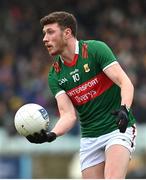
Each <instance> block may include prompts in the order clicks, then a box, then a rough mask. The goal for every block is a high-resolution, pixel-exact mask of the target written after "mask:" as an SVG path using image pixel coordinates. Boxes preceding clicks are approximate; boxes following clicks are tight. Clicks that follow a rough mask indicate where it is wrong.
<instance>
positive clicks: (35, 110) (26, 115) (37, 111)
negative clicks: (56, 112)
mask: <svg viewBox="0 0 146 180" xmlns="http://www.w3.org/2000/svg"><path fill="white" fill-rule="evenodd" d="M14 124H15V127H16V130H17V131H18V133H19V134H20V135H23V136H28V135H33V134H34V133H39V132H40V131H41V130H42V129H44V130H46V129H48V125H49V115H48V113H47V111H46V110H45V109H44V108H43V107H42V106H40V105H38V104H34V103H30V104H25V105H23V106H22V107H20V108H19V109H18V111H17V112H16V114H15V117H14Z"/></svg>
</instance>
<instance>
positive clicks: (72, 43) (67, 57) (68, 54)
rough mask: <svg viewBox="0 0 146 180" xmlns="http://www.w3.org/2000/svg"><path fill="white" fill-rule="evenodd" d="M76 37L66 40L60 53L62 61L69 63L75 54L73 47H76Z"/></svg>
mask: <svg viewBox="0 0 146 180" xmlns="http://www.w3.org/2000/svg"><path fill="white" fill-rule="evenodd" d="M76 41H77V39H75V38H71V39H69V40H68V42H67V46H66V47H65V48H64V51H63V52H62V53H61V58H62V60H63V61H66V62H67V63H70V62H71V61H72V60H73V58H74V56H75V48H76Z"/></svg>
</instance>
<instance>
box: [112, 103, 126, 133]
mask: <svg viewBox="0 0 146 180" xmlns="http://www.w3.org/2000/svg"><path fill="white" fill-rule="evenodd" d="M112 115H114V116H117V120H116V123H117V126H118V128H119V130H120V132H121V133H125V131H126V129H127V126H128V122H129V118H128V110H127V108H126V106H125V105H122V106H121V107H120V109H118V110H115V111H113V112H112Z"/></svg>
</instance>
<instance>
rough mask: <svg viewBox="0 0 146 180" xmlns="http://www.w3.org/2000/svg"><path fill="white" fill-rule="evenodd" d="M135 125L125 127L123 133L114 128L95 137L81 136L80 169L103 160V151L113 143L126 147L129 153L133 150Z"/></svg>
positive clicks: (135, 132)
mask: <svg viewBox="0 0 146 180" xmlns="http://www.w3.org/2000/svg"><path fill="white" fill-rule="evenodd" d="M136 134H137V131H136V126H135V125H133V126H132V127H129V128H127V130H126V132H125V133H120V132H119V130H115V131H113V132H111V133H108V134H105V135H102V136H100V137H97V138H81V140H80V141H81V142H80V164H81V170H82V171H83V170H84V169H86V168H88V167H91V166H94V165H96V164H99V163H101V162H103V161H105V151H106V150H107V149H108V148H109V147H110V146H111V145H114V144H120V145H123V146H124V147H126V148H127V149H128V150H129V151H130V153H132V152H133V151H134V150H135V138H136Z"/></svg>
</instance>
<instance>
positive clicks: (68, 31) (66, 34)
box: [64, 28, 72, 39]
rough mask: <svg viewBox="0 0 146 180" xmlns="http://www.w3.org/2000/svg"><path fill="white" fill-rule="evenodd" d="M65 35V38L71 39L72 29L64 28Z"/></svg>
mask: <svg viewBox="0 0 146 180" xmlns="http://www.w3.org/2000/svg"><path fill="white" fill-rule="evenodd" d="M64 37H65V39H69V38H70V37H72V31H71V29H70V28H66V29H65V30H64Z"/></svg>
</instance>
